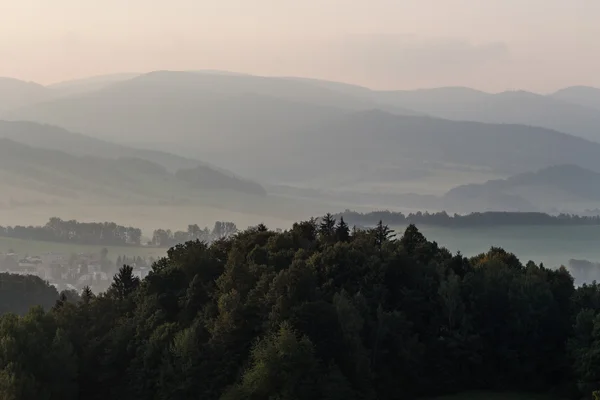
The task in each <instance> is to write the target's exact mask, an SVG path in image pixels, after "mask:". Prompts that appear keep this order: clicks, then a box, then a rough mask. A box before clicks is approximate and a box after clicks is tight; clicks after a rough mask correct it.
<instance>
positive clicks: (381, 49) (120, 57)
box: [0, 0, 600, 93]
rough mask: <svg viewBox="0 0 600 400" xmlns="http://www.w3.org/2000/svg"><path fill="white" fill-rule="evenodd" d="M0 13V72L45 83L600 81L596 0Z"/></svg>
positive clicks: (60, 6)
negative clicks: (194, 77)
mask: <svg viewBox="0 0 600 400" xmlns="http://www.w3.org/2000/svg"><path fill="white" fill-rule="evenodd" d="M3 11H4V12H3V13H2V15H0V58H2V59H4V60H11V62H10V63H3V64H2V65H0V76H10V77H15V78H17V79H20V80H25V81H34V82H39V83H41V84H44V85H48V84H50V83H52V82H59V81H65V80H73V79H78V78H82V77H86V76H95V75H106V74H112V73H117V72H119V71H141V72H143V71H148V70H165V69H166V70H196V69H200V68H202V69H213V70H242V71H247V72H248V73H250V74H255V75H265V76H286V75H288V76H307V77H314V78H318V79H325V80H332V81H340V82H353V83H355V84H359V85H362V86H367V87H372V88H375V89H391V88H395V89H399V88H401V89H415V88H420V87H446V86H466V87H473V88H477V89H481V90H485V91H492V92H498V91H505V90H510V89H515V88H520V89H524V90H528V91H533V92H542V93H546V92H551V91H553V90H556V89H558V88H560V87H565V86H572V85H584V86H595V87H598V86H600V76H598V74H597V72H596V71H598V70H600V44H599V43H598V42H597V41H596V40H595V38H597V37H600V25H599V24H597V20H598V18H599V16H600V3H599V2H597V1H595V0H574V1H572V2H569V4H568V6H567V5H566V4H565V2H564V0H530V1H529V2H528V4H527V7H523V4H522V3H521V2H516V1H514V0H511V1H506V0H490V1H487V2H485V3H481V2H475V1H473V0H448V1H444V2H440V1H439V0H420V1H414V0H413V1H406V2H401V3H400V2H393V1H390V0H373V1H370V2H367V1H366V0H357V1H356V2H353V3H347V2H343V1H341V0H332V1H330V2H326V3H323V2H319V1H316V0H308V1H305V2H303V3H301V4H296V3H293V2H289V1H283V2H273V1H272V0H257V1H255V2H252V3H251V4H250V3H247V4H246V3H240V2H239V0H224V1H222V2H218V3H213V2H209V1H206V0H205V1H191V0H173V1H171V2H168V3H167V2H152V3H147V2H142V1H141V0H132V1H130V2H128V3H127V4H123V3H121V2H117V1H115V0H109V1H99V0H89V1H86V2H85V3H80V2H76V1H74V0H56V1H54V2H52V3H47V2H45V1H44V0H23V1H20V2H10V3H8V4H6V7H5V9H4V10H3ZM542 11H543V12H542ZM307 26H310V30H307ZM573 77H577V81H574V79H573Z"/></svg>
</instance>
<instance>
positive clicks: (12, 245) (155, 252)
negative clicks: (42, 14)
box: [0, 237, 167, 262]
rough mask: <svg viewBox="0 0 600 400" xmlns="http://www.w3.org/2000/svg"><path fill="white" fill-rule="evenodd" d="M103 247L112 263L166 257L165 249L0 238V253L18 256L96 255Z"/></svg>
mask: <svg viewBox="0 0 600 400" xmlns="http://www.w3.org/2000/svg"><path fill="white" fill-rule="evenodd" d="M104 247H106V249H107V250H108V258H109V259H110V260H112V261H113V262H114V261H116V259H117V257H119V256H127V257H138V256H139V257H142V258H147V257H154V258H159V257H162V256H165V255H166V252H167V249H164V248H156V247H143V246H140V247H133V246H94V245H83V244H82V245H80V244H71V243H56V242H41V241H35V240H23V239H14V238H6V237H0V253H6V252H8V251H9V250H12V251H15V252H16V253H18V254H29V255H40V254H43V253H50V252H52V253H62V254H66V255H69V254H71V253H76V254H77V253H95V254H98V253H99V252H100V251H101V250H102V249H103V248H104Z"/></svg>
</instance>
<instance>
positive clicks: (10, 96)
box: [0, 77, 52, 113]
mask: <svg viewBox="0 0 600 400" xmlns="http://www.w3.org/2000/svg"><path fill="white" fill-rule="evenodd" d="M51 98H52V91H51V90H50V89H48V88H46V87H44V86H42V85H39V84H37V83H33V82H24V81H20V80H18V79H12V78H2V77H0V113H2V112H5V111H7V110H10V109H13V108H17V107H21V106H25V105H29V104H34V103H37V102H40V101H45V100H49V99H51Z"/></svg>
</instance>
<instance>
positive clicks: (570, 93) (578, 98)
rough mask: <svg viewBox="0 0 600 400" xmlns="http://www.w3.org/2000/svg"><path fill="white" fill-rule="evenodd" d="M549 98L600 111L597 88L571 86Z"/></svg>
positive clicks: (599, 91) (599, 95)
mask: <svg viewBox="0 0 600 400" xmlns="http://www.w3.org/2000/svg"><path fill="white" fill-rule="evenodd" d="M551 97H553V98H555V99H559V100H562V101H568V102H570V103H573V104H579V105H580V106H584V107H588V108H593V109H596V110H599V111H600V89H598V88H594V87H589V86H571V87H568V88H565V89H561V90H559V91H557V92H555V93H553V94H552V95H551Z"/></svg>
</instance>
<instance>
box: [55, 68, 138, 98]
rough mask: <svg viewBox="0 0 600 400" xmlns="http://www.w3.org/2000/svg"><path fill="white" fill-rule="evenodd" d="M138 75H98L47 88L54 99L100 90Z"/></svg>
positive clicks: (59, 83)
mask: <svg viewBox="0 0 600 400" xmlns="http://www.w3.org/2000/svg"><path fill="white" fill-rule="evenodd" d="M139 75H140V74H139V73H121V74H110V75H99V76H93V77H90V78H82V79H74V80H69V81H64V82H58V83H54V84H52V85H48V86H47V88H48V89H50V90H51V91H52V93H53V96H54V97H62V96H71V95H78V94H83V93H89V92H93V91H96V90H100V89H103V88H105V87H107V86H110V85H112V84H114V83H117V82H122V81H126V80H129V79H133V78H135V77H136V76H139Z"/></svg>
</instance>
